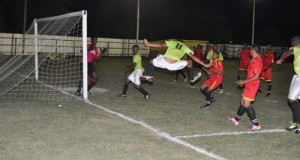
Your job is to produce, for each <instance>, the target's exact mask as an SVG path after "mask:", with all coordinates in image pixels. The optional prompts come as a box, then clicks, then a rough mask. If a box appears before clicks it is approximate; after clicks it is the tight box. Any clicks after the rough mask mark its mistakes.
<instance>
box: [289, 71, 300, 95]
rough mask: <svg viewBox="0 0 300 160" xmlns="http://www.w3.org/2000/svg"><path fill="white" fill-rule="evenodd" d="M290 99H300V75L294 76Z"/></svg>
mask: <svg viewBox="0 0 300 160" xmlns="http://www.w3.org/2000/svg"><path fill="white" fill-rule="evenodd" d="M288 98H289V99H291V100H297V99H300V75H294V77H293V80H292V82H291V86H290V91H289V95H288Z"/></svg>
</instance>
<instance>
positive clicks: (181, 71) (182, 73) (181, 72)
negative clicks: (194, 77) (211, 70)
mask: <svg viewBox="0 0 300 160" xmlns="http://www.w3.org/2000/svg"><path fill="white" fill-rule="evenodd" d="M179 73H180V74H181V75H182V77H183V78H186V75H185V74H184V72H183V70H180V71H179Z"/></svg>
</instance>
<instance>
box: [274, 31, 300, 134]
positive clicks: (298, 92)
mask: <svg viewBox="0 0 300 160" xmlns="http://www.w3.org/2000/svg"><path fill="white" fill-rule="evenodd" d="M291 43H292V48H290V50H289V51H287V52H285V53H284V54H283V55H282V57H281V58H280V59H279V60H277V61H276V63H277V64H281V63H282V62H283V61H284V59H285V58H287V57H289V56H291V55H294V71H295V75H294V77H293V80H292V82H291V86H290V90H289V95H288V104H289V106H290V108H291V110H292V115H293V122H292V123H291V125H290V126H289V127H287V128H286V130H288V131H292V130H296V131H295V133H300V128H299V123H300V103H299V100H300V36H295V37H293V38H292V40H291Z"/></svg>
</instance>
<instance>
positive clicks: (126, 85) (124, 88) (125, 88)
mask: <svg viewBox="0 0 300 160" xmlns="http://www.w3.org/2000/svg"><path fill="white" fill-rule="evenodd" d="M128 86H129V85H128V84H124V87H123V94H126V93H127V90H128Z"/></svg>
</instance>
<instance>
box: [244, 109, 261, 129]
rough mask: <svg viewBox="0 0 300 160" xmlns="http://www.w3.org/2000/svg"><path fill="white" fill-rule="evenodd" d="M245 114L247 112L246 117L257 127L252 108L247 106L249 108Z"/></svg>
mask: <svg viewBox="0 0 300 160" xmlns="http://www.w3.org/2000/svg"><path fill="white" fill-rule="evenodd" d="M246 112H247V115H248V117H249V119H250V121H251V122H252V123H253V124H255V125H257V126H258V125H259V124H258V121H257V119H256V114H255V111H254V108H253V107H252V106H249V107H247V108H246Z"/></svg>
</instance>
